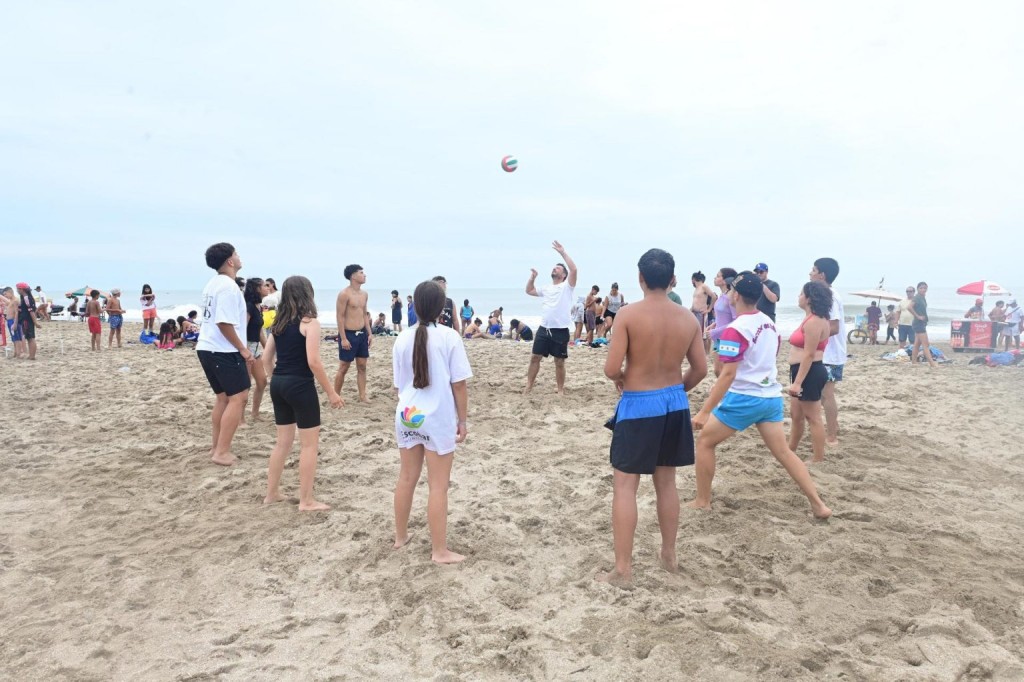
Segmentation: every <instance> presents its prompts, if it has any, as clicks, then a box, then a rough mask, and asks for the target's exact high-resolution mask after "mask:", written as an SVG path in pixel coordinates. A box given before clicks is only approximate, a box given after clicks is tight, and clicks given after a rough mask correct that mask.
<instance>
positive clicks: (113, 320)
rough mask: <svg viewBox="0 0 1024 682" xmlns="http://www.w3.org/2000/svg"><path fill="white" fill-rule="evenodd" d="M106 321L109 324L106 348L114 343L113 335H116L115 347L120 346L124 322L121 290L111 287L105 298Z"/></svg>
mask: <svg viewBox="0 0 1024 682" xmlns="http://www.w3.org/2000/svg"><path fill="white" fill-rule="evenodd" d="M106 310H107V322H108V323H109V324H110V335H109V336H108V337H107V348H110V347H112V346H113V345H114V337H115V336H116V337H117V347H118V348H120V347H121V326H122V325H123V324H124V309H123V308H121V290H120V289H111V290H110V296H109V297H108V298H107V305H106Z"/></svg>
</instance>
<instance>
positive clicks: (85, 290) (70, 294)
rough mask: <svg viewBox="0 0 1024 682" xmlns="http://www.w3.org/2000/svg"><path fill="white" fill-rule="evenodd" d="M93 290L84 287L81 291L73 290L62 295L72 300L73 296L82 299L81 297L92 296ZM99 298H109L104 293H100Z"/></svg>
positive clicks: (89, 287) (87, 286)
mask: <svg viewBox="0 0 1024 682" xmlns="http://www.w3.org/2000/svg"><path fill="white" fill-rule="evenodd" d="M93 289H95V287H91V286H89V285H86V286H84V287H82V288H81V289H75V290H74V291H69V292H67V293H66V294H64V297H65V298H74V297H75V296H77V297H78V298H82V297H83V296H89V295H90V294H92V291H93ZM100 298H109V296H108V295H107V294H106V293H105V292H103V291H100Z"/></svg>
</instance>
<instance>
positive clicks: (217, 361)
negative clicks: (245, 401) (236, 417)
mask: <svg viewBox="0 0 1024 682" xmlns="http://www.w3.org/2000/svg"><path fill="white" fill-rule="evenodd" d="M196 355H198V356H199V364H200V365H202V366H203V371H204V372H206V380H207V381H209V382H210V388H212V389H213V392H214V393H216V394H218V395H219V394H221V393H226V394H227V395H229V396H232V395H236V394H238V393H242V392H243V391H248V390H249V386H250V385H251V384H250V382H249V368H248V367H246V366H245V360H243V359H242V354H241V353H237V352H236V353H215V352H213V351H212V350H201V351H197V352H196Z"/></svg>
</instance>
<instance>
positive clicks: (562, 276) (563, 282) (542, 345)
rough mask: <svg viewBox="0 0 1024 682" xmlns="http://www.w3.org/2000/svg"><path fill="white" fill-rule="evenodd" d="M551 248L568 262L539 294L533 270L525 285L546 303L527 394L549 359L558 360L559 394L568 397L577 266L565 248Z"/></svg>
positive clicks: (558, 266) (554, 272) (558, 265)
mask: <svg viewBox="0 0 1024 682" xmlns="http://www.w3.org/2000/svg"><path fill="white" fill-rule="evenodd" d="M551 246H552V248H553V249H554V250H555V251H557V252H558V255H559V256H561V257H562V259H563V260H564V261H565V262H564V263H556V264H555V266H554V267H553V268H552V269H551V284H549V285H548V286H546V287H542V288H541V289H540V290H538V289H537V288H536V286H534V282H535V281H536V279H537V271H536V270H535V269H532V268H531V269H530V279H529V281H527V282H526V293H528V294H529V295H530V296H538V297H540V298H542V299H544V301H543V303H541V320H540V327H538V328H537V333H536V334H535V335H534V339H533V355H532V356H530V370H529V372H527V375H526V390H525V391H524V393H529V392H530V389H532V388H533V382H534V381H536V379H537V372H539V371H540V360H541V358H546V357H548V356H549V355H550V356H552V357H554V358H555V383H556V385H557V387H558V394H559V395H562V394H564V393H565V359H566V358H567V357H569V324H570V323H571V322H572V315H571V314H570V312H569V311H570V310H571V309H572V300H573V292H574V290H575V289H576V263H574V262H573V260H572V258H570V257H569V254H568V253H566V252H565V247H563V246H562V245H561V244H559V243H558V242H557V241H555V242H552V244H551Z"/></svg>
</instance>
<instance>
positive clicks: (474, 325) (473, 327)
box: [462, 317, 484, 339]
mask: <svg viewBox="0 0 1024 682" xmlns="http://www.w3.org/2000/svg"><path fill="white" fill-rule="evenodd" d="M482 324H483V322H481V321H480V318H479V317H478V318H476V319H475V320H472V321H468V322H467V324H466V326H465V327H464V328H463V329H462V336H463V338H467V339H478V338H480V337H482V336H483V335H484V333H483V331H481V330H480V325H482Z"/></svg>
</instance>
